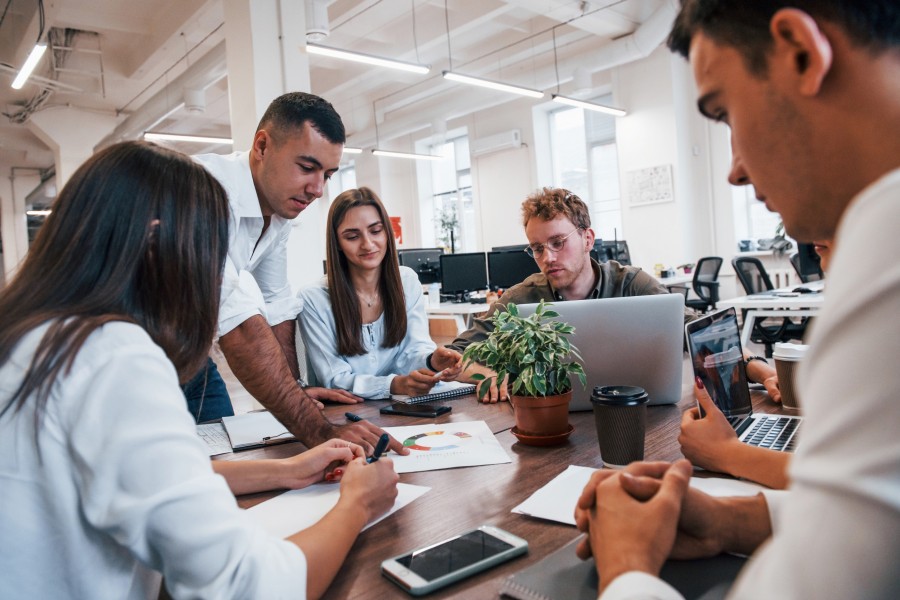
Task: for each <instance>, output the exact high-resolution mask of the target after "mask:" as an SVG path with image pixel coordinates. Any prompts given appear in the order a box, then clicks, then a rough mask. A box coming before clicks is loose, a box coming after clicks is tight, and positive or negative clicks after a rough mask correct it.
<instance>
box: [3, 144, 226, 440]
mask: <svg viewBox="0 0 900 600" xmlns="http://www.w3.org/2000/svg"><path fill="white" fill-rule="evenodd" d="M228 211H229V209H228V201H227V197H226V195H225V191H224V190H223V189H222V187H221V186H220V185H219V183H218V182H217V181H216V180H215V179H214V178H213V177H212V176H211V175H209V174H208V173H207V172H206V171H205V170H204V169H203V168H202V167H200V166H199V165H197V164H195V163H194V162H193V161H191V160H190V159H189V158H188V157H186V156H184V155H183V154H179V153H178V152H174V151H171V150H166V149H164V148H160V147H158V146H156V145H154V144H150V143H147V142H124V143H121V144H116V145H114V146H110V147H109V148H106V149H104V150H102V151H100V152H98V153H97V154H95V155H94V156H92V157H91V158H90V159H88V160H87V162H85V163H84V164H83V165H81V167H79V169H78V170H77V171H76V172H75V174H74V175H72V178H71V179H70V180H69V182H68V183H67V184H66V185H65V187H64V188H63V189H62V192H61V193H60V195H59V198H58V199H57V200H56V202H55V204H54V206H53V212H52V213H51V214H50V215H49V216H48V217H47V220H46V222H45V223H44V226H43V227H42V228H41V231H40V232H39V234H38V236H37V238H36V239H35V241H34V244H33V245H32V246H31V249H30V250H29V252H28V255H27V257H26V259H25V262H24V263H23V264H22V266H21V268H20V269H19V271H18V272H17V274H16V276H15V278H14V279H13V280H12V281H11V282H10V284H9V285H8V286H7V287H6V288H5V289H3V290H2V291H0V315H3V319H2V321H0V366H3V365H4V364H6V362H7V361H8V360H9V359H10V356H11V354H12V351H13V349H14V348H15V346H16V344H17V343H18V342H19V341H20V340H21V339H22V338H23V337H24V336H25V335H26V334H27V333H28V332H29V331H31V330H32V329H34V328H36V327H38V326H40V325H42V324H45V323H48V322H49V324H50V325H49V328H48V329H47V331H46V333H45V334H44V335H43V337H42V339H41V341H40V343H39V345H38V347H37V351H36V352H35V354H34V357H33V358H32V361H31V364H30V366H29V367H28V370H27V371H26V373H25V376H24V378H23V380H22V383H21V385H20V386H19V388H18V389H17V390H16V392H15V393H14V394H13V395H12V398H10V399H9V402H8V403H7V404H6V405H5V406H3V407H2V408H0V416H3V415H4V414H5V413H6V412H7V411H8V410H9V409H10V408H11V407H13V406H16V409H15V410H19V409H21V408H22V406H23V405H24V404H25V402H27V401H28V399H29V398H30V397H31V396H32V395H35V396H36V402H37V405H36V410H35V416H36V420H35V428H38V427H40V422H41V415H42V414H43V409H44V406H45V405H46V403H47V400H48V397H49V394H50V389H51V387H52V386H53V384H54V382H55V381H56V379H57V378H58V377H59V376H60V375H61V374H63V373H68V371H69V369H71V367H72V364H73V362H74V361H75V357H76V356H77V354H78V351H79V350H80V348H81V346H82V344H83V343H84V342H85V340H86V339H87V338H88V337H89V336H90V335H91V333H93V332H94V331H95V330H96V329H97V328H99V327H101V326H102V325H104V324H106V323H110V322H113V321H125V322H129V323H135V324H137V325H139V326H141V327H142V328H144V329H145V330H146V331H147V333H148V334H149V335H150V337H151V338H152V339H153V341H154V342H155V343H156V344H158V345H159V346H160V347H161V348H162V349H163V350H164V351H165V353H166V355H167V356H168V357H169V360H171V361H172V363H173V364H174V365H175V368H176V370H177V371H178V375H179V379H180V380H181V381H182V382H183V381H187V380H188V379H189V378H190V377H191V376H192V375H193V374H195V373H196V372H197V371H198V370H199V369H200V367H201V365H202V364H203V361H204V360H205V359H206V355H207V353H208V352H209V347H210V344H211V343H212V340H213V337H214V335H215V332H216V325H217V320H218V312H219V307H218V298H219V287H220V285H221V278H222V268H223V266H224V264H225V255H226V253H227V251H228V214H229V213H228Z"/></svg>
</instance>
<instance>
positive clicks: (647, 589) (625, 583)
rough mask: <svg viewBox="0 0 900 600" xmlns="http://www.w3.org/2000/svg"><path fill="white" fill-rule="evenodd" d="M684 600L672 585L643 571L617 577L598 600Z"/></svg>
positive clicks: (630, 572)
mask: <svg viewBox="0 0 900 600" xmlns="http://www.w3.org/2000/svg"><path fill="white" fill-rule="evenodd" d="M638 599H642V600H684V598H683V597H682V595H681V594H679V593H678V591H677V590H676V589H675V588H673V587H672V586H671V585H669V584H668V583H666V582H665V581H663V580H662V579H660V578H659V577H654V576H653V575H650V574H649V573H644V572H642V571H629V572H628V573H625V574H623V575H619V576H618V577H616V578H615V579H614V580H613V582H612V583H611V584H609V585H608V586H607V587H606V589H605V590H604V591H603V594H601V595H600V597H599V599H598V600H638Z"/></svg>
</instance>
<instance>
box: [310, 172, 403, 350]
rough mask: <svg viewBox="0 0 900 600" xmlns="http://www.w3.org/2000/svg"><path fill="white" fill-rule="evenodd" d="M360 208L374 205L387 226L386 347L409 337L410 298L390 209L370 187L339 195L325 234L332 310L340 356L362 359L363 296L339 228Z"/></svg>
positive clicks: (381, 289)
mask: <svg viewBox="0 0 900 600" xmlns="http://www.w3.org/2000/svg"><path fill="white" fill-rule="evenodd" d="M359 206H372V207H374V208H375V210H376V211H377V212H378V217H379V218H380V219H381V224H382V225H383V226H384V232H385V236H387V244H386V246H385V251H384V260H382V261H381V277H380V280H379V282H378V293H379V294H380V295H381V300H382V303H383V305H384V320H385V334H384V341H383V342H382V347H384V348H394V347H396V346H399V345H400V342H402V341H403V338H405V337H406V325H407V323H406V298H405V296H404V294H403V282H402V281H401V280H400V264H399V262H398V260H397V244H396V242H395V241H394V230H393V228H392V227H391V219H390V217H389V216H388V213H387V209H385V208H384V204H382V203H381V199H379V198H378V195H377V194H376V193H375V192H373V191H372V190H371V189H369V188H367V187H361V188H359V189H350V190H346V191H344V192H341V193H340V194H338V196H337V198H335V199H334V202H332V204H331V208H330V209H329V211H328V225H327V229H326V233H325V247H326V250H327V256H326V266H325V270H326V272H327V274H328V293H329V295H330V297H331V311H332V313H333V314H334V323H335V329H336V330H337V348H338V353H339V354H341V355H343V356H360V355H362V354H365V353H366V346H365V344H363V339H362V331H363V330H362V325H363V323H362V316H361V314H360V310H359V297H358V296H357V295H356V290H355V289H354V288H353V282H352V281H350V267H349V265H348V264H347V257H346V256H345V255H344V253H343V252H342V251H341V245H340V242H339V241H338V227H339V226H340V224H341V222H342V221H343V220H344V216H345V215H346V214H347V213H348V212H349V211H350V210H351V209H354V208H357V207H359Z"/></svg>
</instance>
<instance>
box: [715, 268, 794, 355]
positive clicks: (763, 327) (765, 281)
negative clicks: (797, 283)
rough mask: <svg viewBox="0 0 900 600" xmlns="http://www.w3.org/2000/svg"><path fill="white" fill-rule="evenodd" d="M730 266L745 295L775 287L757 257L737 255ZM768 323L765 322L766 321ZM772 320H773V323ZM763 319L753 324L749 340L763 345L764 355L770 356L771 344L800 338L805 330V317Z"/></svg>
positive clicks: (744, 316) (744, 315)
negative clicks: (796, 319) (795, 318)
mask: <svg viewBox="0 0 900 600" xmlns="http://www.w3.org/2000/svg"><path fill="white" fill-rule="evenodd" d="M731 266H732V267H734V272H735V273H736V274H737V278H738V281H740V282H741V285H742V286H743V287H744V291H745V292H746V293H747V295H748V296H749V295H752V294H759V293H761V292H768V291H771V290H773V289H775V286H773V285H772V280H771V279H769V274H768V273H766V268H765V267H764V266H763V264H762V262H761V261H760V260H759V259H758V258H753V257H745V256H737V257H735V258H733V259H732V260H731ZM742 312H743V318H745V319H746V318H747V311H746V310H744V311H742ZM767 321H768V322H769V323H770V324H766V322H767ZM773 321H775V322H774V323H773ZM780 321H781V322H780V323H778V319H763V320H759V321H757V322H756V323H754V324H753V333H751V335H750V341H753V342H756V343H758V344H762V345H763V346H764V347H765V349H766V350H765V351H766V357H768V358H771V356H772V346H773V345H774V344H776V343H778V342H787V341H789V340H802V339H803V334H804V333H805V332H806V319H803V320H802V321H801V322H800V323H795V322H793V321H791V320H790V319H789V318H788V317H784V318H783V319H780Z"/></svg>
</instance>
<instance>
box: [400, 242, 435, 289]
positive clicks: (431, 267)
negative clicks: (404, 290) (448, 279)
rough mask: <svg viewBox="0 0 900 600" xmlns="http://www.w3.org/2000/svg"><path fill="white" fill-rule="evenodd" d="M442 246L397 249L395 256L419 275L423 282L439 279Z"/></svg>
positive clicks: (432, 281) (433, 281)
mask: <svg viewBox="0 0 900 600" xmlns="http://www.w3.org/2000/svg"><path fill="white" fill-rule="evenodd" d="M443 253H444V249H443V248H406V249H403V250H397V258H398V259H399V261H400V264H401V265H403V266H404V267H409V268H410V269H412V270H413V271H415V272H416V273H417V274H418V275H419V281H420V282H421V283H423V284H427V283H437V282H439V281H440V280H441V255H442V254H443Z"/></svg>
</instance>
